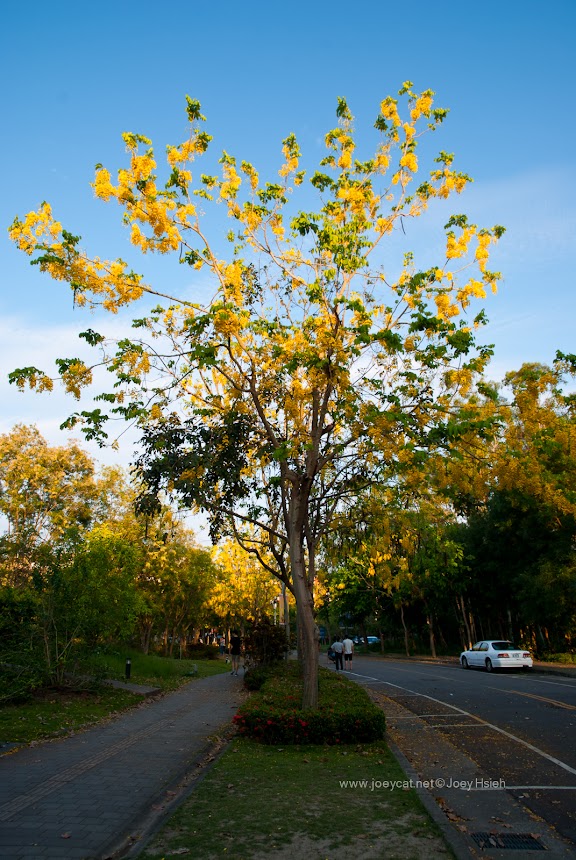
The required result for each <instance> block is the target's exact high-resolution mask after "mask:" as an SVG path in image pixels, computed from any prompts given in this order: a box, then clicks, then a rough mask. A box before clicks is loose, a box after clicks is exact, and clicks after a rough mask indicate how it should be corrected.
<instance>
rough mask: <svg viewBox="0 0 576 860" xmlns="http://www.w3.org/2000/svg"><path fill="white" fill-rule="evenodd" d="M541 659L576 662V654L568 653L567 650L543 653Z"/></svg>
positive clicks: (551, 661) (554, 661)
mask: <svg viewBox="0 0 576 860" xmlns="http://www.w3.org/2000/svg"><path fill="white" fill-rule="evenodd" d="M543 659H544V660H545V661H548V662H549V663H576V654H570V653H569V652H564V653H561V654H545V655H544V658H543Z"/></svg>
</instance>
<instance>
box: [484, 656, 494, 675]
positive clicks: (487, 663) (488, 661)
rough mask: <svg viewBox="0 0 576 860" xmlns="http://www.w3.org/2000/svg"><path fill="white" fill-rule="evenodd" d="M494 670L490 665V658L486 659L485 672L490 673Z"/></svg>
mask: <svg viewBox="0 0 576 860" xmlns="http://www.w3.org/2000/svg"><path fill="white" fill-rule="evenodd" d="M493 670H494V666H493V665H492V660H491V659H490V657H486V671H487V672H492V671H493Z"/></svg>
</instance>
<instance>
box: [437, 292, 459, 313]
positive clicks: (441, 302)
mask: <svg viewBox="0 0 576 860" xmlns="http://www.w3.org/2000/svg"><path fill="white" fill-rule="evenodd" d="M434 301H435V302H436V308H437V314H438V317H439V318H440V319H443V320H448V319H450V317H455V316H458V314H459V313H460V311H459V310H458V306H457V305H454V304H452V302H451V301H450V296H449V295H448V294H447V293H439V294H437V295H436V296H434Z"/></svg>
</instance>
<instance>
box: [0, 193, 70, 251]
mask: <svg viewBox="0 0 576 860" xmlns="http://www.w3.org/2000/svg"><path fill="white" fill-rule="evenodd" d="M61 231H62V225H61V224H60V223H59V222H58V221H54V219H53V218H52V209H51V207H50V205H49V204H48V203H43V204H42V205H41V207H40V208H39V209H38V211H37V212H29V213H28V214H27V215H26V217H25V218H24V221H18V220H16V221H14V224H12V226H11V227H10V230H9V231H8V235H9V236H10V238H11V239H12V241H13V242H16V245H17V246H18V248H19V249H20V250H21V251H24V253H26V254H28V256H31V255H32V254H33V253H34V251H35V250H36V248H37V246H38V245H39V244H42V242H50V241H56V240H57V239H58V237H59V236H60V233H61Z"/></svg>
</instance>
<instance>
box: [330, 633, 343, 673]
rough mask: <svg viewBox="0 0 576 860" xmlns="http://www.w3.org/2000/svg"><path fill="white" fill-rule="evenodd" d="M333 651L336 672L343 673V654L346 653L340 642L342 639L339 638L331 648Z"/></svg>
mask: <svg viewBox="0 0 576 860" xmlns="http://www.w3.org/2000/svg"><path fill="white" fill-rule="evenodd" d="M330 648H331V649H332V651H333V652H334V662H335V663H336V671H337V672H338V670H340V671H342V669H343V668H344V666H343V665H342V654H343V653H344V646H343V644H342V642H341V640H340V637H339V636H337V637H336V639H335V640H334V642H333V643H332V645H331V646H330Z"/></svg>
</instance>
